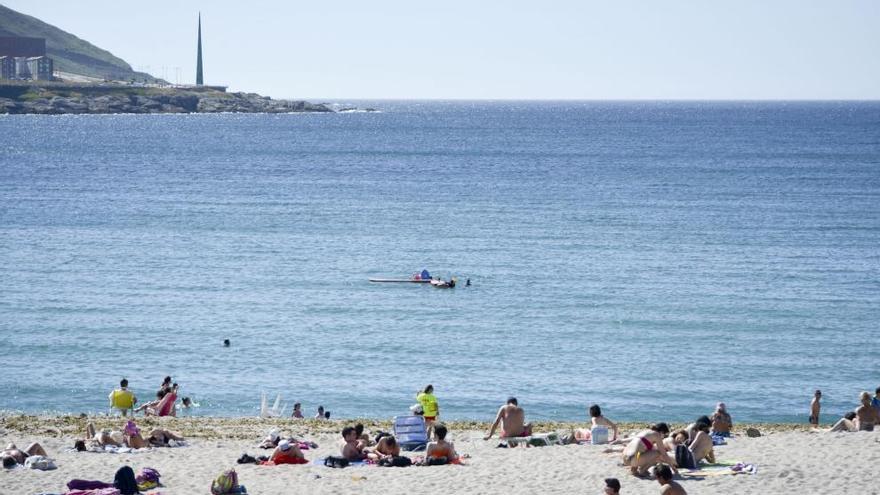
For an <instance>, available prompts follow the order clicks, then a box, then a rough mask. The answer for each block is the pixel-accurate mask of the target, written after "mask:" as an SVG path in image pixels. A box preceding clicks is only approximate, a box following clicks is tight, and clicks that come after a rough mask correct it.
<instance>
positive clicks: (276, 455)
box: [261, 440, 309, 466]
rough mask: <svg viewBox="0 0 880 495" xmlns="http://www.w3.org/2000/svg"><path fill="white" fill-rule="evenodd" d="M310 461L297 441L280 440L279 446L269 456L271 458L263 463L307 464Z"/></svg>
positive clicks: (269, 464)
mask: <svg viewBox="0 0 880 495" xmlns="http://www.w3.org/2000/svg"><path fill="white" fill-rule="evenodd" d="M308 462H309V461H307V460H306V457H305V456H304V455H303V453H302V451H301V450H299V447H297V446H296V444H295V443H290V442H288V441H287V440H282V441H280V442H278V447H276V448H275V450H274V451H273V452H272V456H271V457H269V460H268V461H265V462H263V463H261V464H263V465H268V466H275V465H278V464H306V463H308Z"/></svg>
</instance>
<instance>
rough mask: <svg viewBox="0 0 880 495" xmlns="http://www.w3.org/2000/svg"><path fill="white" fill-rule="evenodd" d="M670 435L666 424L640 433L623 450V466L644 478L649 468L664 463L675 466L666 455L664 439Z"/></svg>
mask: <svg viewBox="0 0 880 495" xmlns="http://www.w3.org/2000/svg"><path fill="white" fill-rule="evenodd" d="M668 434H669V426H667V425H666V423H657V424H655V425H654V426H652V427H651V429H650V430H646V431H643V432H640V433H639V434H638V435H636V436H635V438H633V439H632V440H631V441H630V442H629V444H627V446H626V447H625V448H624V449H623V465H624V466H629V468H630V471H631V472H632V474H634V475H636V476H643V475H645V474H647V472H648V468H649V467H651V466H653V465H654V464H657V463H658V462H662V463H665V464H669V465H670V466H675V460H673V459H671V458H670V457H669V455H668V454H666V445H664V444H663V438H665V437H666V435H668Z"/></svg>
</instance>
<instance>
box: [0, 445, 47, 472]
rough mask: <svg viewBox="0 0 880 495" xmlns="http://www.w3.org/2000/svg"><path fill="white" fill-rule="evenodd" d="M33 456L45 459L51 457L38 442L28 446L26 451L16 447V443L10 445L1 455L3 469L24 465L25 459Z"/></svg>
mask: <svg viewBox="0 0 880 495" xmlns="http://www.w3.org/2000/svg"><path fill="white" fill-rule="evenodd" d="M32 455H41V456H43V457H48V456H49V454H47V453H46V451H45V450H44V449H43V447H42V446H41V445H40V444H38V443H37V442H34V443H32V444H30V445H28V446H27V448H26V449H24V450H21V449H19V448H18V447H16V446H15V444H14V443H10V444H9V445H7V446H6V448H5V449H3V452H2V453H0V459H2V462H3V467H5V468H7V469H8V468H12V467H15V465H16V464H24V461H25V459H27V458H28V457H30V456H32Z"/></svg>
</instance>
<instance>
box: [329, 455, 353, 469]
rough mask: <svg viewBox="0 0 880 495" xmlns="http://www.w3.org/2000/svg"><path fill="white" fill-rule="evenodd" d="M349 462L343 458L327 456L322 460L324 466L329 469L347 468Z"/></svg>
mask: <svg viewBox="0 0 880 495" xmlns="http://www.w3.org/2000/svg"><path fill="white" fill-rule="evenodd" d="M350 464H351V462H349V461H348V459H346V458H345V457H335V456H332V455H331V456H329V457H327V458H326V459H324V465H325V466H327V467H330V468H347V467H348V466H349V465H350Z"/></svg>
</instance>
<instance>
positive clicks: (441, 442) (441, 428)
mask: <svg viewBox="0 0 880 495" xmlns="http://www.w3.org/2000/svg"><path fill="white" fill-rule="evenodd" d="M446 433H447V430H446V425H443V424H439V425H437V426H435V427H434V441H433V442H431V443H429V444H428V448H427V449H425V459H426V460H427V461H428V462H431V461H434V462H436V463H437V464H449V463H452V462H454V461H456V460H457V459H458V453H457V452H456V451H455V446H454V445H452V442H447V441H446Z"/></svg>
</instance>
